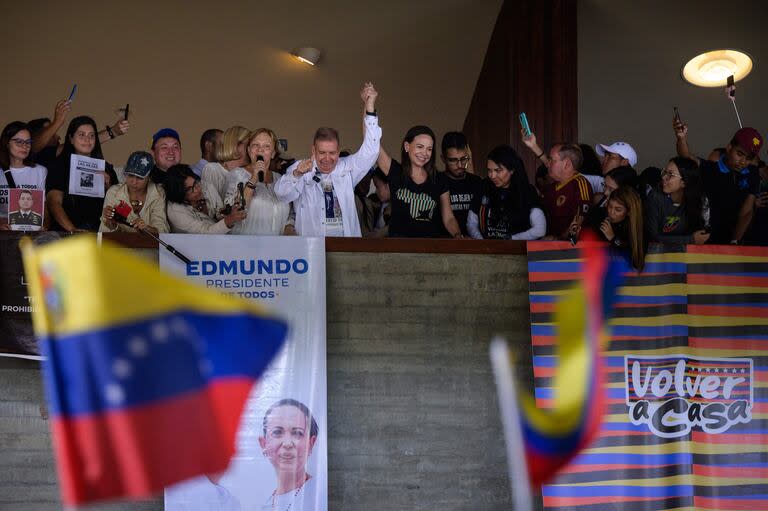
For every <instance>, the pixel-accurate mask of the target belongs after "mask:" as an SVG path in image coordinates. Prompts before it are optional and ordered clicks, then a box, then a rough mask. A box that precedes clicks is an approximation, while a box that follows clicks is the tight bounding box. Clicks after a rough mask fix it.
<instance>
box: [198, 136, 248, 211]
mask: <svg viewBox="0 0 768 511" xmlns="http://www.w3.org/2000/svg"><path fill="white" fill-rule="evenodd" d="M249 136H250V131H248V129H247V128H244V127H242V126H232V127H231V128H228V129H227V130H226V131H225V132H224V135H223V136H222V137H221V144H217V145H216V161H215V162H210V163H208V164H207V165H206V166H205V167H203V171H202V172H201V173H200V177H201V178H202V185H203V189H208V190H215V191H216V193H218V194H219V198H220V199H221V200H224V196H225V194H226V192H227V178H228V176H229V173H230V172H232V171H233V170H235V169H239V168H242V167H243V166H244V165H246V164H248V163H249V161H250V160H249V159H248V152H247V151H246V150H245V146H246V142H247V141H248V137H249Z"/></svg>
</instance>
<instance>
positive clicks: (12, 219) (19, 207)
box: [8, 188, 45, 231]
mask: <svg viewBox="0 0 768 511" xmlns="http://www.w3.org/2000/svg"><path fill="white" fill-rule="evenodd" d="M44 210H45V197H44V195H43V190H28V189H26V188H11V189H10V190H8V225H10V226H11V230H12V231H39V230H41V229H42V228H43V218H44Z"/></svg>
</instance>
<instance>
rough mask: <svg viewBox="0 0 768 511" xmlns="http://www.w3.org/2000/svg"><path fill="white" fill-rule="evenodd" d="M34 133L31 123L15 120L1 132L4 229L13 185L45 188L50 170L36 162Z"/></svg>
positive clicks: (0, 198)
mask: <svg viewBox="0 0 768 511" xmlns="http://www.w3.org/2000/svg"><path fill="white" fill-rule="evenodd" d="M31 147H32V135H31V132H30V129H29V126H27V124H25V123H23V122H21V121H14V122H12V123H10V124H8V125H7V126H6V127H5V128H3V132H2V134H0V170H1V171H0V229H3V230H6V229H8V228H9V227H8V223H7V219H8V198H9V191H8V190H9V189H10V188H24V189H25V190H43V191H45V179H46V176H47V174H48V171H47V169H46V168H45V167H43V166H41V165H35V163H34V161H33V158H32V155H31Z"/></svg>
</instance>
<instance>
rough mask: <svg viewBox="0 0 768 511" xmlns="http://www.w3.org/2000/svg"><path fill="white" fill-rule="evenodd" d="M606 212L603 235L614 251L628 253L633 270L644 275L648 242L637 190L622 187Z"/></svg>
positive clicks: (609, 201) (601, 231)
mask: <svg viewBox="0 0 768 511" xmlns="http://www.w3.org/2000/svg"><path fill="white" fill-rule="evenodd" d="M606 212H607V215H606V217H605V220H603V222H602V223H601V224H600V233H601V234H602V236H603V238H604V239H605V240H606V241H608V242H609V243H610V244H611V248H613V249H618V250H619V251H621V252H628V253H629V256H630V262H631V263H632V266H634V268H635V269H636V270H638V271H641V270H642V269H643V266H645V241H644V239H643V203H642V201H641V200H640V196H639V195H638V194H637V192H636V191H635V190H634V189H633V188H631V187H629V186H626V185H624V186H620V187H619V188H617V189H616V190H614V191H613V192H612V193H611V196H610V198H609V199H608V205H607V206H606Z"/></svg>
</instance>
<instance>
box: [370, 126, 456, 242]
mask: <svg viewBox="0 0 768 511" xmlns="http://www.w3.org/2000/svg"><path fill="white" fill-rule="evenodd" d="M434 146H435V134H434V132H433V131H432V130H431V129H429V128H428V127H427V126H414V127H413V128H411V129H409V130H408V132H407V133H406V134H405V137H404V138H403V143H402V146H401V153H400V162H398V161H397V160H393V159H392V158H391V157H390V156H389V155H388V154H387V153H386V151H384V148H381V149H380V151H379V159H378V164H379V168H380V169H381V171H382V172H383V173H384V175H386V176H387V177H388V178H389V192H390V197H391V201H392V204H391V207H392V218H391V220H390V224H389V235H390V236H391V237H408V238H438V237H442V236H444V232H445V231H444V230H443V229H445V230H447V231H448V233H449V234H450V235H451V236H453V237H454V238H461V237H462V236H461V229H460V228H459V224H458V222H457V221H456V218H455V217H454V216H453V211H452V210H451V199H450V197H449V195H448V188H447V187H446V186H445V184H442V185H441V184H440V183H439V182H438V180H437V169H436V168H435V152H434ZM401 162H402V163H401Z"/></svg>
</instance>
